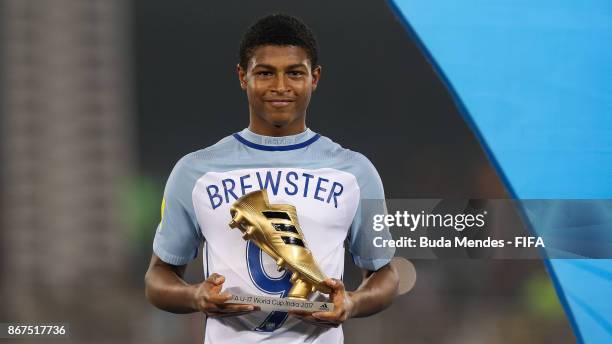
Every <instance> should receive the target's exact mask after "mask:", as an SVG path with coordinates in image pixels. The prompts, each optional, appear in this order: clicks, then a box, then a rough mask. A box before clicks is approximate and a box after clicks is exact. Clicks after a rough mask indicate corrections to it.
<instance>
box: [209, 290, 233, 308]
mask: <svg viewBox="0 0 612 344" xmlns="http://www.w3.org/2000/svg"><path fill="white" fill-rule="evenodd" d="M231 298H232V294H230V293H227V292H224V293H221V294H217V293H210V294H209V295H208V297H207V301H208V302H211V303H214V304H216V305H221V304H223V303H225V302H226V301H227V300H229V299H231Z"/></svg>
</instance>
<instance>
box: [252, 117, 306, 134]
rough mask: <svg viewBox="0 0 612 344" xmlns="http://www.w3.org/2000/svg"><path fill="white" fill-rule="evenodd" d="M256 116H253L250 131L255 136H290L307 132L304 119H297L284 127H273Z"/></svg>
mask: <svg viewBox="0 0 612 344" xmlns="http://www.w3.org/2000/svg"><path fill="white" fill-rule="evenodd" d="M254 117H256V116H251V118H250V121H249V130H250V131H252V132H254V133H255V134H259V135H264V136H289V135H296V134H299V133H303V132H304V131H305V130H306V121H305V118H304V117H301V118H297V119H296V120H295V121H293V122H289V123H286V124H282V125H273V124H271V123H268V122H266V121H262V120H261V119H259V118H258V117H256V118H254Z"/></svg>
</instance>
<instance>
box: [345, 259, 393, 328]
mask: <svg viewBox="0 0 612 344" xmlns="http://www.w3.org/2000/svg"><path fill="white" fill-rule="evenodd" d="M361 271H362V276H363V280H362V282H361V285H360V286H359V287H358V288H357V290H355V291H354V292H348V293H347V294H348V297H349V298H350V299H351V301H352V303H353V309H352V310H351V312H350V314H349V316H348V317H350V318H359V317H366V316H369V315H372V314H376V313H378V312H380V311H382V310H384V309H385V308H387V307H389V306H390V305H391V303H392V302H393V299H394V298H395V296H396V295H397V290H398V287H399V277H398V274H397V271H396V270H395V267H394V266H393V265H392V264H387V265H385V266H384V267H382V268H381V269H379V270H378V271H369V270H365V269H362V270H361Z"/></svg>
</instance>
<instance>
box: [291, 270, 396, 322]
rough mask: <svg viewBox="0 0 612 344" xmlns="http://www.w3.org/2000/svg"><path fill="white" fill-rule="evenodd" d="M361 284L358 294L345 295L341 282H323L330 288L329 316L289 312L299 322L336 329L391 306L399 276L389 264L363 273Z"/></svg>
mask: <svg viewBox="0 0 612 344" xmlns="http://www.w3.org/2000/svg"><path fill="white" fill-rule="evenodd" d="M361 271H362V276H363V280H362V282H361V285H359V287H358V288H357V290H355V291H353V292H347V291H346V290H345V289H344V284H343V283H342V281H340V280H337V279H332V278H328V279H326V280H325V281H324V283H325V284H327V285H328V286H329V287H331V288H332V292H331V294H330V299H331V301H332V302H333V303H334V310H333V311H332V312H314V313H307V312H291V314H292V315H295V316H298V317H300V318H301V319H302V320H304V321H307V322H309V323H312V324H314V325H317V326H323V327H337V326H339V325H340V324H342V323H343V322H345V321H346V320H348V319H349V318H359V317H366V316H369V315H372V314H376V313H378V312H380V311H382V310H384V309H385V308H387V307H389V306H390V305H391V302H393V299H394V298H395V296H396V295H397V290H398V287H399V276H398V274H397V271H396V269H395V267H394V266H393V265H392V264H391V263H389V264H387V265H385V266H383V267H382V268H380V269H379V270H377V271H369V270H365V269H362V270H361Z"/></svg>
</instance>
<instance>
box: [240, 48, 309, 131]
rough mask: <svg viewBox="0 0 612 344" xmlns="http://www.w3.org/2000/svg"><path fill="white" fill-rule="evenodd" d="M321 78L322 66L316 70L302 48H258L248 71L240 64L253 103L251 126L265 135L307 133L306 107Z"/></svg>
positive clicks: (246, 89)
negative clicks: (304, 131)
mask: <svg viewBox="0 0 612 344" xmlns="http://www.w3.org/2000/svg"><path fill="white" fill-rule="evenodd" d="M320 75H321V67H320V66H317V67H315V68H314V69H313V68H312V66H311V64H310V60H309V59H308V55H307V54H306V51H305V50H304V49H303V48H301V47H297V46H274V45H265V46H261V47H258V48H257V49H255V51H254V52H253V56H252V57H251V59H250V60H249V63H248V67H247V70H244V69H243V68H241V67H240V65H238V77H239V79H240V85H241V87H242V89H243V90H245V91H246V93H247V97H248V100H249V110H250V120H251V125H250V127H251V128H253V127H254V128H256V129H258V131H259V132H260V133H263V134H269V133H270V132H274V133H276V134H278V133H279V131H280V130H284V131H285V132H284V133H283V134H287V135H289V134H294V133H298V132H301V131H303V130H304V126H305V124H304V121H305V116H306V108H307V107H308V103H309V102H310V96H311V94H312V92H313V91H314V90H315V89H316V87H317V83H318V81H319V77H320ZM294 131H297V132H294Z"/></svg>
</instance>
